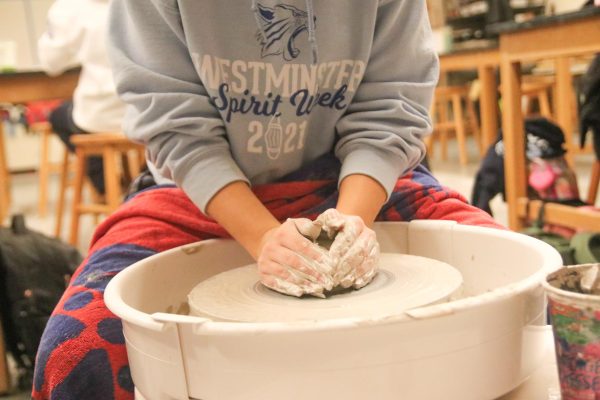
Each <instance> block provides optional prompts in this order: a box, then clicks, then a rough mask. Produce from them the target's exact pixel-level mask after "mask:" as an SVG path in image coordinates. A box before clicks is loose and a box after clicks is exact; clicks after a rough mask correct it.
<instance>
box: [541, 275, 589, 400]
mask: <svg viewBox="0 0 600 400" xmlns="http://www.w3.org/2000/svg"><path fill="white" fill-rule="evenodd" d="M592 265H593V264H588V265H574V266H570V267H564V268H562V269H560V270H558V271H556V272H553V273H551V274H550V275H548V277H547V278H546V279H545V280H544V281H543V282H542V285H543V286H544V288H545V289H546V293H547V295H548V314H549V316H550V320H551V322H552V331H553V333H554V346H555V349H556V362H557V366H558V375H559V380H560V389H561V394H562V400H600V296H599V295H590V294H582V293H577V292H575V291H569V290H564V289H560V288H557V287H555V286H553V285H551V284H550V283H549V281H550V280H553V279H554V278H555V277H556V276H557V275H558V274H561V273H565V272H566V271H569V270H574V269H577V270H585V269H586V268H589V267H591V266H592Z"/></svg>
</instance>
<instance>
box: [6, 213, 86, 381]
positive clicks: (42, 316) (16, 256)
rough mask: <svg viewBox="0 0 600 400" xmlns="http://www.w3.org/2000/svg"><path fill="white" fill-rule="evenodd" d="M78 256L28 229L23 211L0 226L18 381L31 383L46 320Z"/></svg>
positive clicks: (10, 337) (9, 327)
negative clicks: (3, 225) (7, 225)
mask: <svg viewBox="0 0 600 400" xmlns="http://www.w3.org/2000/svg"><path fill="white" fill-rule="evenodd" d="M81 261H82V257H81V254H80V253H79V251H77V249H75V248H73V247H71V246H69V245H67V244H65V243H62V242H61V241H59V240H58V239H54V238H50V237H47V236H45V235H43V234H41V233H38V232H34V231H31V230H29V229H27V227H26V226H25V219H24V218H23V216H21V215H17V216H14V217H13V219H12V225H11V227H10V228H2V227H0V313H1V315H2V325H3V327H4V334H5V340H6V347H7V349H8V351H9V352H10V353H11V354H12V355H13V357H14V359H15V362H16V364H17V368H18V372H19V381H20V383H19V386H21V387H23V386H25V387H26V386H28V385H29V380H30V379H31V376H32V373H33V366H34V362H35V355H36V352H37V349H38V346H39V343H40V339H41V337H42V333H43V331H44V328H45V326H46V323H47V322H48V319H49V317H50V314H51V313H52V310H53V309H54V307H55V306H56V304H57V303H58V301H59V300H60V297H61V296H62V294H63V292H64V291H65V288H66V286H67V284H68V282H69V280H70V277H71V275H72V274H73V272H74V271H75V268H77V266H78V265H79V264H80V263H81Z"/></svg>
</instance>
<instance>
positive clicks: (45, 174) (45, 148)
mask: <svg viewBox="0 0 600 400" xmlns="http://www.w3.org/2000/svg"><path fill="white" fill-rule="evenodd" d="M29 129H30V130H31V131H32V132H36V133H38V134H39V135H41V140H42V142H41V147H40V166H39V169H38V188H39V197H38V214H39V215H40V217H45V216H46V214H47V213H48V178H49V177H50V174H53V173H60V172H61V171H62V167H63V163H64V162H65V158H66V159H67V163H68V154H69V150H68V149H67V148H66V146H65V148H64V153H63V157H62V160H63V162H62V163H53V162H50V158H49V154H50V140H51V137H52V135H55V133H54V131H52V126H51V125H50V123H49V122H37V123H35V124H31V126H30V128H29Z"/></svg>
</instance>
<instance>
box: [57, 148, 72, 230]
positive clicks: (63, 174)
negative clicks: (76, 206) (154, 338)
mask: <svg viewBox="0 0 600 400" xmlns="http://www.w3.org/2000/svg"><path fill="white" fill-rule="evenodd" d="M68 180H69V149H67V147H66V146H65V152H64V154H63V159H62V164H61V166H60V189H59V191H58V203H57V204H56V225H55V228H54V236H56V237H60V234H61V231H62V220H63V211H64V208H65V193H66V191H67V182H68Z"/></svg>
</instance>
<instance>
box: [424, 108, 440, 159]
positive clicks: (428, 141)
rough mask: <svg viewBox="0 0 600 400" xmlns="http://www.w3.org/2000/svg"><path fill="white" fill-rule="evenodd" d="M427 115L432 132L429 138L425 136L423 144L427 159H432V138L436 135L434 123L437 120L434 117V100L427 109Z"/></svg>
mask: <svg viewBox="0 0 600 400" xmlns="http://www.w3.org/2000/svg"><path fill="white" fill-rule="evenodd" d="M429 115H430V117H431V124H432V125H433V130H432V132H431V134H430V135H429V136H427V137H426V138H425V140H424V142H425V147H426V148H427V154H428V155H429V158H430V159H431V158H433V150H434V149H433V142H434V141H433V139H434V138H433V136H434V135H435V134H436V128H435V125H436V124H435V123H436V120H437V115H436V107H435V99H434V101H432V102H431V108H430V109H429Z"/></svg>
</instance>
